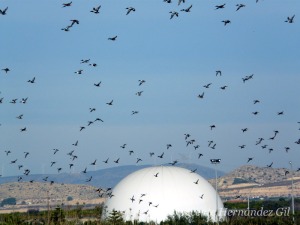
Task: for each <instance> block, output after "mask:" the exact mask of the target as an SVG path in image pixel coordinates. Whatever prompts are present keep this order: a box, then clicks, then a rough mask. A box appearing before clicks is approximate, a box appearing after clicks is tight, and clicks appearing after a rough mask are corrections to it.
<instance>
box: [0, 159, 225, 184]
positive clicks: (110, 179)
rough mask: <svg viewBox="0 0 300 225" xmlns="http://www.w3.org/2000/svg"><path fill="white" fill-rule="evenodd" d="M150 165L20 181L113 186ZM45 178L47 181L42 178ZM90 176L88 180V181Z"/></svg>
mask: <svg viewBox="0 0 300 225" xmlns="http://www.w3.org/2000/svg"><path fill="white" fill-rule="evenodd" d="M150 166H151V165H139V166H136V165H127V166H118V167H112V168H107V169H101V170H96V171H87V172H86V173H60V174H33V175H28V176H22V180H21V181H30V180H33V181H36V182H50V181H53V182H54V183H64V184H87V185H92V186H95V187H106V188H107V187H114V186H115V185H116V184H117V183H119V182H120V181H121V180H122V179H123V178H124V177H126V176H127V175H129V174H131V173H133V172H134V171H137V170H140V169H142V168H146V167H150ZM176 166H179V167H183V168H186V169H189V170H196V173H198V174H199V175H201V176H202V177H204V178H206V179H211V178H213V177H214V176H215V171H214V169H211V168H208V167H204V166H200V165H197V164H176ZM218 174H219V175H221V176H223V175H224V174H225V173H224V172H222V171H218ZM46 178H47V181H44V179H46ZM90 178H91V180H90V181H88V180H89V179H90ZM17 180H18V177H17V176H12V177H2V178H0V184H4V183H10V182H16V181H17Z"/></svg>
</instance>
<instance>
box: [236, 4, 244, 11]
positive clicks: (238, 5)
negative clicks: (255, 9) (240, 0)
mask: <svg viewBox="0 0 300 225" xmlns="http://www.w3.org/2000/svg"><path fill="white" fill-rule="evenodd" d="M245 6H246V5H244V4H236V7H237V8H236V11H238V10H240V9H241V8H243V7H245Z"/></svg>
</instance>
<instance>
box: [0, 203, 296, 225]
mask: <svg viewBox="0 0 300 225" xmlns="http://www.w3.org/2000/svg"><path fill="white" fill-rule="evenodd" d="M290 203H291V202H290V201H289V200H285V199H279V200H277V201H252V202H251V204H250V211H251V210H254V211H253V212H257V211H258V210H261V209H266V210H269V211H271V210H272V211H273V214H270V215H269V214H268V215H256V216H255V215H247V214H241V213H239V214H234V215H233V214H230V213H227V214H226V219H225V220H224V221H220V222H219V224H220V225H241V224H243V225H294V224H300V210H299V208H298V207H299V206H300V199H295V206H296V207H295V208H296V212H295V215H294V216H292V212H291V210H289V213H288V214H282V215H276V213H274V212H276V210H277V209H278V208H285V209H286V208H288V207H290ZM224 206H225V208H227V209H228V212H230V211H232V212H247V203H245V202H237V203H229V202H227V203H225V204H224ZM102 212H103V205H98V206H95V207H94V208H92V209H87V208H85V205H79V204H77V206H76V207H75V208H70V207H68V206H64V205H62V206H58V207H56V208H55V209H51V210H49V211H39V210H36V209H30V210H28V211H27V212H26V213H20V212H14V213H8V214H0V225H154V224H155V223H154V222H148V223H145V222H139V221H124V219H123V215H122V213H121V212H118V211H113V212H111V213H110V214H109V216H108V217H107V218H106V219H105V220H101V216H102ZM187 224H189V225H215V224H217V223H215V222H212V221H211V219H210V218H208V217H207V216H205V215H203V214H201V213H198V212H191V213H185V214H184V213H176V212H174V214H173V215H170V216H168V218H167V219H166V220H165V221H163V222H161V223H160V225H187Z"/></svg>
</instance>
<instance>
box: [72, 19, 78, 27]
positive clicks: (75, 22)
mask: <svg viewBox="0 0 300 225" xmlns="http://www.w3.org/2000/svg"><path fill="white" fill-rule="evenodd" d="M70 21H71V22H72V23H71V25H70V26H71V27H72V26H73V25H75V24H79V20H76V19H73V20H70Z"/></svg>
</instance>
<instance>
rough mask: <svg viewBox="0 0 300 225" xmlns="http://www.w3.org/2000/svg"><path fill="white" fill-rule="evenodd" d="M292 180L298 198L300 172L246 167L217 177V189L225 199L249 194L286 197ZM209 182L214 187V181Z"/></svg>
mask: <svg viewBox="0 0 300 225" xmlns="http://www.w3.org/2000/svg"><path fill="white" fill-rule="evenodd" d="M292 179H293V183H294V187H295V190H294V191H295V193H294V194H295V195H297V196H299V195H300V171H291V170H288V169H286V168H267V167H257V166H251V165H246V166H241V167H239V168H237V169H235V170H234V171H232V172H230V173H228V174H226V175H224V176H221V177H219V178H218V189H219V194H220V195H221V196H222V197H226V198H227V197H229V198H234V197H236V196H244V197H245V196H248V195H249V193H251V194H252V195H255V196H260V197H280V196H285V197H286V196H289V195H290V194H291V184H292ZM209 182H210V183H211V184H212V185H213V186H215V179H211V180H209Z"/></svg>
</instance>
